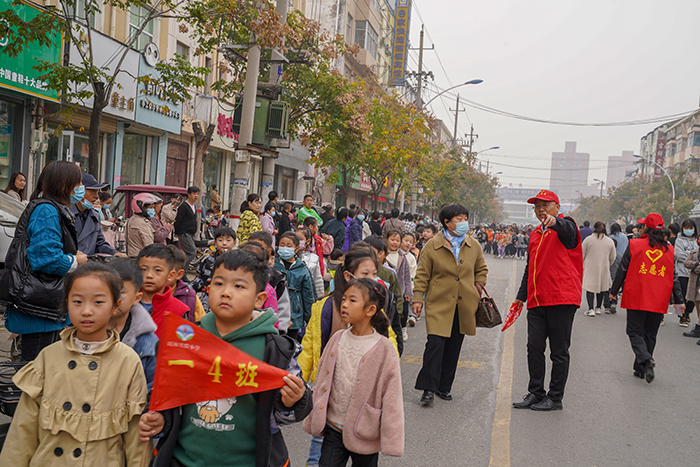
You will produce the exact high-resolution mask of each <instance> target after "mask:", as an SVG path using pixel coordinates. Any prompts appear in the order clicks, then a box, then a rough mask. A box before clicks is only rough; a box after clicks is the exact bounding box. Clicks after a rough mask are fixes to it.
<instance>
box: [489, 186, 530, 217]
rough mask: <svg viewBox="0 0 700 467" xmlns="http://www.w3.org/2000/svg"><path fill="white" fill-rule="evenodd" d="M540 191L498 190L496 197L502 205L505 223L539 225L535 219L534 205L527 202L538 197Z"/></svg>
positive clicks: (503, 188) (523, 189)
mask: <svg viewBox="0 0 700 467" xmlns="http://www.w3.org/2000/svg"><path fill="white" fill-rule="evenodd" d="M539 192H540V190H537V189H531V188H506V187H502V188H496V196H498V201H499V203H500V204H501V209H502V210H503V215H504V216H505V223H508V224H512V223H516V224H518V225H530V224H532V225H536V224H538V223H539V221H538V220H537V217H535V211H534V210H533V209H532V204H528V203H527V200H528V199H530V198H532V197H533V196H536V195H537V193H539Z"/></svg>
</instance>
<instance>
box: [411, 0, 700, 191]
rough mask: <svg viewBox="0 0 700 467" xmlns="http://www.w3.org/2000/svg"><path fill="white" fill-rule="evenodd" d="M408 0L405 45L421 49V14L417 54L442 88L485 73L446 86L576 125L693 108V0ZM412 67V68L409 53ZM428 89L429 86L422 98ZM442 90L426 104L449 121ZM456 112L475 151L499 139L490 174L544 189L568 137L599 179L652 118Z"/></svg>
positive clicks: (699, 90)
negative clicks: (625, 123) (408, 37)
mask: <svg viewBox="0 0 700 467" xmlns="http://www.w3.org/2000/svg"><path fill="white" fill-rule="evenodd" d="M413 1H414V8H413V12H412V17H411V42H412V45H413V46H414V47H417V46H418V38H419V32H420V25H421V18H420V17H419V14H418V13H420V15H421V16H422V18H423V21H424V22H425V28H426V32H427V35H426V39H425V46H426V47H430V46H431V45H432V44H435V48H436V51H437V55H436V53H435V52H432V51H426V52H425V53H424V62H425V66H427V69H428V70H430V71H432V72H433V74H434V75H435V85H437V86H438V87H439V88H441V89H445V88H448V87H450V85H451V84H450V80H451V83H452V84H457V83H460V82H465V81H467V80H471V79H483V80H484V82H483V83H481V84H479V85H469V86H464V87H461V88H457V89H456V90H455V91H454V93H456V92H459V93H460V95H461V96H463V97H465V98H466V99H469V100H473V101H475V102H478V103H480V104H483V105H486V106H489V107H493V108H496V109H499V110H504V111H508V112H511V113H515V114H520V115H526V116H530V117H537V118H542V119H547V120H557V121H573V122H615V121H630V120H638V119H645V118H653V117H661V116H665V115H672V114H677V113H681V112H685V111H692V110H694V109H696V108H697V107H698V101H699V99H700V47H699V46H700V41H699V40H698V39H699V36H700V28H699V27H698V24H699V22H700V1H698V0H665V1H660V0H528V1H525V0H479V1H477V0H413ZM428 36H429V37H428ZM416 56H417V53H416ZM438 56H439V58H440V59H441V61H442V64H443V65H444V68H445V70H446V73H445V72H444V71H443V70H442V68H441V66H440V63H439V62H438ZM409 63H410V64H409V70H410V71H415V70H416V66H415V61H413V60H411V61H410V62H409ZM433 89H434V86H433ZM450 94H452V93H450ZM434 95H435V94H434V93H433V92H430V93H428V94H427V96H426V100H428V99H430V98H431V97H432V96H434ZM446 95H447V96H448V97H446V98H444V99H443V98H438V99H437V100H435V101H434V102H433V103H432V104H431V107H432V109H433V111H434V112H435V113H436V115H437V116H438V117H439V118H441V119H443V120H444V121H445V122H446V124H447V126H448V128H453V125H454V114H452V115H450V114H449V113H448V112H447V111H446V107H449V108H452V109H454V105H455V102H454V97H451V96H450V95H449V94H446ZM441 101H442V102H441ZM459 119H460V120H459V128H460V130H459V133H467V132H468V131H469V124H470V123H473V125H474V130H475V133H477V134H478V135H479V139H478V140H477V144H476V147H475V148H476V150H482V149H486V148H489V147H492V146H500V149H499V150H496V151H488V152H486V153H484V154H481V155H480V156H479V159H480V160H483V161H486V160H490V161H491V169H492V170H491V172H492V173H495V172H503V173H502V174H501V175H499V178H500V179H501V183H502V185H503V186H508V185H509V184H510V183H513V186H518V184H520V183H522V185H523V186H524V187H528V188H548V187H549V176H550V170H549V169H550V159H551V154H552V152H553V151H563V150H564V142H565V141H576V142H577V143H578V151H579V152H587V153H589V154H590V155H591V162H590V167H591V170H590V171H589V183H592V180H593V178H602V179H605V177H606V167H607V159H608V156H613V155H615V156H619V155H621V154H622V151H624V150H631V151H634V153H635V154H638V153H639V141H640V138H641V137H642V136H644V135H645V134H646V133H647V132H649V131H651V130H653V129H654V128H655V127H656V126H658V124H652V125H642V126H627V127H604V128H591V127H583V128H582V127H571V126H560V125H547V124H542V123H532V122H526V121H521V120H516V119H512V118H506V117H501V116H497V115H493V114H490V113H486V112H484V111H481V110H476V109H473V108H469V107H467V112H466V113H461V114H460V116H459ZM487 154H490V155H487ZM502 164H506V165H502ZM507 165H512V166H518V167H522V166H525V167H531V168H528V169H521V168H514V167H507Z"/></svg>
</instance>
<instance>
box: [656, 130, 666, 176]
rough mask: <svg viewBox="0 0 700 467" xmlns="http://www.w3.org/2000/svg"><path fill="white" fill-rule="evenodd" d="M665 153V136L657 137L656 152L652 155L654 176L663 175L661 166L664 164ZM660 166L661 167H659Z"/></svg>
mask: <svg viewBox="0 0 700 467" xmlns="http://www.w3.org/2000/svg"><path fill="white" fill-rule="evenodd" d="M665 153H666V138H662V137H660V136H659V137H658V138H657V139H656V154H655V155H654V161H655V162H656V164H654V178H661V177H663V175H664V172H663V170H661V167H663V165H664V156H665ZM659 166H661V167H659Z"/></svg>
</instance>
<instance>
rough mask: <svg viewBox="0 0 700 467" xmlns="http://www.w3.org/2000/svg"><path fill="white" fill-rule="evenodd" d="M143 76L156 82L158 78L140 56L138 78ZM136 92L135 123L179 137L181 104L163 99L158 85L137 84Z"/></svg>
mask: <svg viewBox="0 0 700 467" xmlns="http://www.w3.org/2000/svg"><path fill="white" fill-rule="evenodd" d="M143 76H150V77H152V78H155V79H156V81H157V80H158V79H159V78H160V73H159V72H158V70H156V69H155V68H154V67H152V66H150V65H149V64H148V63H146V59H145V58H144V56H143V54H142V55H141V58H140V59H139V77H143ZM137 90H138V92H137V97H136V121H137V122H138V123H141V124H143V125H147V126H150V127H152V128H157V129H159V130H163V131H167V132H169V133H173V134H176V135H179V134H180V131H181V126H182V102H179V103H177V104H175V103H174V102H172V101H170V100H166V99H163V97H164V96H163V92H162V89H160V86H159V85H158V84H153V83H149V84H144V83H142V82H139V83H138V85H137Z"/></svg>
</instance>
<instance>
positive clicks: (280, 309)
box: [248, 230, 292, 334]
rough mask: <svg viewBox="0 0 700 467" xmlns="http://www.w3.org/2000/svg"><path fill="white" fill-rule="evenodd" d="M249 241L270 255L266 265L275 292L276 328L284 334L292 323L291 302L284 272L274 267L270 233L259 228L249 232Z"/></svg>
mask: <svg viewBox="0 0 700 467" xmlns="http://www.w3.org/2000/svg"><path fill="white" fill-rule="evenodd" d="M250 242H257V243H259V244H260V245H262V246H263V248H265V249H266V250H267V252H268V254H269V255H270V260H269V262H268V263H267V265H268V266H270V285H271V286H272V288H274V289H275V293H276V294H277V320H278V322H279V327H278V329H279V332H280V334H286V333H287V329H289V325H290V324H291V323H292V303H291V301H290V300H289V291H288V290H287V278H286V276H285V275H284V274H282V273H281V272H279V271H278V270H276V269H275V249H274V248H272V235H270V234H269V233H267V232H265V231H263V230H259V231H257V232H253V233H252V234H250V238H249V239H248V243H250Z"/></svg>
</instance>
